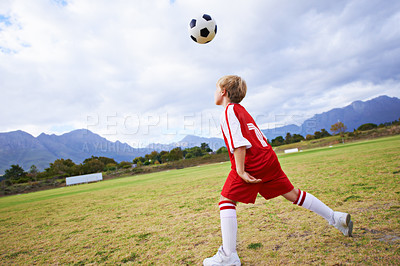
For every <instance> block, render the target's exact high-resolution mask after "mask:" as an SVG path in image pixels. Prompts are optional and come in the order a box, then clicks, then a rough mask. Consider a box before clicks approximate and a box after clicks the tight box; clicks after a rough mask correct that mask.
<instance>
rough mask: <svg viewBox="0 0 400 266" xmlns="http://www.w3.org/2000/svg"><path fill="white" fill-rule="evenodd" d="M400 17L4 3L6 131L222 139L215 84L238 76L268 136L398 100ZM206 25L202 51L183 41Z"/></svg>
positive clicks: (175, 4)
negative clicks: (193, 26)
mask: <svg viewBox="0 0 400 266" xmlns="http://www.w3.org/2000/svg"><path fill="white" fill-rule="evenodd" d="M399 10H400V3H399V2H398V1H385V4H382V3H381V1H377V0H373V1H366V0H352V1H335V2H321V1H316V0H314V1H313V0H302V1H296V2H293V1H262V0H250V1H239V0H234V1H228V0H223V1H217V2H216V1H211V0H207V1H196V0H176V1H168V0H139V1H124V0H119V1H112V2H109V1H89V0H84V1H78V0H70V1H23V0H15V1H1V3H0V89H1V94H2V100H3V101H2V104H1V105H0V112H1V113H2V114H5V115H2V116H1V120H0V125H1V126H0V131H9V130H16V129H22V130H26V131H28V132H29V133H31V134H33V135H38V134H40V133H41V132H46V133H63V132H65V131H68V130H70V129H71V128H82V127H83V128H89V129H90V130H92V131H94V132H96V133H99V134H101V135H103V136H105V137H107V138H109V139H111V140H121V141H126V142H128V143H150V142H161V143H167V142H170V141H177V140H179V138H181V137H183V136H184V135H185V134H196V135H202V136H220V135H218V134H219V133H218V132H219V127H218V125H215V121H218V119H219V113H220V111H221V109H220V108H218V107H215V106H214V105H213V104H214V100H213V94H214V90H215V82H216V80H217V79H218V78H219V77H221V76H222V75H225V74H232V73H233V74H239V75H241V76H243V77H244V78H245V79H246V80H247V83H248V86H249V90H248V96H247V97H246V99H245V100H244V102H243V104H244V105H245V106H246V107H247V108H248V110H249V111H250V112H251V113H252V114H253V115H254V116H255V117H256V118H257V122H259V123H260V124H262V125H266V126H269V125H272V124H276V123H282V122H285V123H286V122H289V121H292V122H293V123H297V124H299V123H301V122H302V120H304V119H307V118H309V117H310V116H312V115H313V114H315V113H318V112H323V111H328V110H329V109H331V108H334V107H342V106H345V105H346V104H349V103H351V102H352V101H355V100H367V99H370V98H372V97H374V96H378V95H382V94H387V95H389V96H396V97H400V90H399V85H398V84H399V79H400V76H399V68H400V67H399V66H400V64H399V62H400V49H399V48H398V47H399V43H400V30H399V27H397V25H399V22H400V11H399ZM199 13H209V14H210V15H212V16H213V17H214V18H215V19H216V21H217V24H218V33H217V35H216V37H215V39H214V40H213V41H212V42H211V43H209V44H207V45H199V44H196V43H194V42H193V41H192V40H191V39H190V38H189V35H188V33H187V24H188V23H189V21H190V19H191V18H192V17H193V16H197V15H198V14H199ZM96 119H97V120H96ZM152 119H153V120H152ZM96 121H98V122H96ZM135 121H136V122H135ZM138 121H139V123H140V126H139V130H136V131H137V132H136V131H135V129H137V124H135V123H137V122H138ZM96 123H97V124H96ZM133 132H134V133H133Z"/></svg>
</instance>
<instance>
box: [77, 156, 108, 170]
mask: <svg viewBox="0 0 400 266" xmlns="http://www.w3.org/2000/svg"><path fill="white" fill-rule="evenodd" d="M81 168H82V172H83V174H93V173H99V172H102V171H103V170H104V169H105V165H104V163H103V162H102V161H100V160H99V159H96V158H92V159H90V160H85V162H84V163H83V165H82V166H81Z"/></svg>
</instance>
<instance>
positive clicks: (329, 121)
mask: <svg viewBox="0 0 400 266" xmlns="http://www.w3.org/2000/svg"><path fill="white" fill-rule="evenodd" d="M399 119H400V99H398V98H396V97H388V96H379V97H376V98H374V99H371V100H368V101H365V102H362V101H355V102H353V103H351V104H350V105H348V106H346V107H343V108H335V109H332V110H330V111H327V112H324V113H322V114H316V115H314V116H313V117H311V118H309V119H307V120H305V121H304V122H303V123H302V124H301V125H300V126H297V125H294V124H291V125H286V126H283V127H277V128H273V129H266V130H261V131H262V132H263V133H264V135H265V136H266V137H267V138H268V139H274V138H276V137H278V136H283V137H285V136H286V134H287V133H288V132H290V133H291V134H300V135H302V136H304V137H305V136H306V135H307V134H311V135H314V133H315V132H316V131H321V129H326V130H327V131H328V132H330V133H332V132H331V131H330V129H331V126H332V125H333V124H335V123H337V122H338V121H340V122H342V123H343V124H344V125H345V126H346V127H347V131H353V130H354V129H357V128H358V127H359V126H361V125H363V124H366V123H374V124H377V125H379V124H380V123H386V122H392V121H394V120H399Z"/></svg>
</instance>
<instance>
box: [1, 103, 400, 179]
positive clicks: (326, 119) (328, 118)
mask: <svg viewBox="0 0 400 266" xmlns="http://www.w3.org/2000/svg"><path fill="white" fill-rule="evenodd" d="M399 117H400V99H398V98H395V97H388V96H380V97H377V98H374V99H372V100H369V101H365V102H362V101H356V102H353V103H352V104H350V105H348V106H346V107H344V108H335V109H332V110H330V111H328V112H324V113H322V114H316V115H314V116H313V117H311V118H310V119H307V120H305V121H304V123H303V124H302V125H300V126H297V125H287V126H284V127H279V128H274V129H267V130H262V131H263V133H264V134H265V135H266V136H267V138H268V139H273V138H275V137H277V136H283V137H284V136H285V135H286V133H287V132H290V133H291V134H301V135H303V136H306V135H307V134H314V132H315V131H320V130H321V129H322V128H324V129H326V130H327V131H329V130H330V127H331V125H333V124H334V123H336V122H338V121H341V122H343V123H344V124H345V125H346V126H347V129H348V131H353V129H356V128H358V127H359V126H360V125H362V124H365V123H375V124H380V123H385V122H392V121H394V120H398V119H399ZM201 143H207V144H208V145H209V147H210V148H211V149H212V150H214V151H216V150H218V149H219V148H220V147H222V146H224V145H225V144H224V141H223V140H222V139H220V138H203V137H198V136H192V135H188V136H186V137H184V138H183V139H182V140H181V141H179V142H175V143H171V144H156V143H154V144H150V145H148V146H147V147H146V148H133V147H131V146H129V145H128V144H126V143H121V142H119V141H116V142H111V141H109V140H107V139H105V138H103V137H101V136H99V135H97V134H95V133H93V132H91V131H89V130H87V129H78V130H74V131H71V132H69V133H65V134H63V135H54V134H52V135H48V134H44V133H42V134H40V135H39V136H38V137H34V136H32V135H30V134H29V133H26V132H24V131H21V130H18V131H12V132H6V133H0V175H1V174H4V171H5V170H6V169H9V168H10V166H11V165H12V164H19V165H20V166H21V167H23V168H24V169H25V170H29V168H30V167H31V165H35V166H36V167H38V169H39V170H43V169H45V168H47V167H49V163H52V162H54V161H55V160H56V159H61V158H64V159H71V160H73V161H74V162H75V163H81V162H82V161H83V160H84V159H86V158H90V157H91V156H104V157H109V158H113V159H114V160H116V161H117V162H121V161H132V160H133V159H134V158H136V157H138V156H144V155H145V154H149V153H150V152H152V151H153V150H157V151H161V150H171V149H173V148H175V147H182V148H188V147H194V146H200V145H201Z"/></svg>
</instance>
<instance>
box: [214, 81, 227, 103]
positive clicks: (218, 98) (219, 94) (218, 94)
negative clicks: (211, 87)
mask: <svg viewBox="0 0 400 266" xmlns="http://www.w3.org/2000/svg"><path fill="white" fill-rule="evenodd" d="M224 94H225V90H224V91H223V90H222V89H221V88H220V87H219V86H218V84H217V89H216V90H215V94H214V99H215V104H216V105H222V99H223V96H224Z"/></svg>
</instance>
